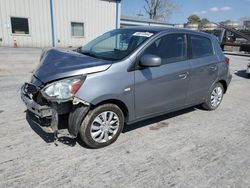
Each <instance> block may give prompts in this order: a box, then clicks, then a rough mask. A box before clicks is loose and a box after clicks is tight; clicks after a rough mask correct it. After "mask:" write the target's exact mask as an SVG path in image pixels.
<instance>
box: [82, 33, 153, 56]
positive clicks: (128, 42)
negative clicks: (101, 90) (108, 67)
mask: <svg viewBox="0 0 250 188" xmlns="http://www.w3.org/2000/svg"><path fill="white" fill-rule="evenodd" d="M153 34H154V33H153V32H151V31H150V32H147V31H138V30H131V29H119V30H114V31H110V32H108V33H105V34H103V35H101V36H100V37H98V38H96V39H94V40H93V41H91V42H89V43H88V44H86V45H85V46H83V47H81V49H80V51H79V52H80V53H82V54H85V55H88V56H92V57H96V58H100V59H105V60H114V61H115V60H121V59H123V58H124V57H126V56H128V55H129V54H131V53H132V52H133V51H134V50H135V49H136V48H138V47H139V46H140V45H141V44H142V43H143V42H145V41H146V40H147V39H149V38H150V37H151V36H153Z"/></svg>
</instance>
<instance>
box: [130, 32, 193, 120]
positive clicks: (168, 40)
mask: <svg viewBox="0 0 250 188" xmlns="http://www.w3.org/2000/svg"><path fill="white" fill-rule="evenodd" d="M146 54H154V55H157V56H159V57H160V58H161V59H162V64H161V66H159V67H149V68H142V69H140V70H136V71H135V110H136V118H142V117H145V116H148V115H152V114H155V113H160V112H165V111H168V110H171V109H174V108H178V107H180V106H183V105H184V104H185V99H186V94H187V89H188V83H189V70H190V62H189V60H187V37H186V35H185V34H168V35H165V36H163V37H161V38H159V39H157V40H156V41H154V42H153V43H151V44H150V45H149V46H148V47H146V49H145V50H144V52H143V53H142V54H141V55H140V57H142V56H143V55H146ZM140 57H139V59H140Z"/></svg>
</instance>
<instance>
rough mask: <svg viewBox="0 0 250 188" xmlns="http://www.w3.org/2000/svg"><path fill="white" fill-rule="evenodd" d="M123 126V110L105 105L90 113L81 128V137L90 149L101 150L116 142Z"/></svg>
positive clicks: (113, 105) (115, 106) (111, 105)
mask: <svg viewBox="0 0 250 188" xmlns="http://www.w3.org/2000/svg"><path fill="white" fill-rule="evenodd" d="M123 126H124V115H123V112H122V111H121V109H120V108H119V107H118V106H117V105H115V104H104V105H100V106H98V107H96V108H94V109H93V110H90V111H89V112H88V114H87V116H86V117H85V118H84V120H83V122H82V125H81V128H80V136H81V139H82V140H83V142H84V143H85V144H86V145H88V146H89V147H91V148H101V147H104V146H107V145H110V144H112V143H113V142H115V141H116V139H117V138H118V136H119V135H120V133H121V131H122V129H123Z"/></svg>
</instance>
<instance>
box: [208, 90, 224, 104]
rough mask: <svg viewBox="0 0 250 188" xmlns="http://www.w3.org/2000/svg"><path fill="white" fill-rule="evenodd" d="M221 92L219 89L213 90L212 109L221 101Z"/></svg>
mask: <svg viewBox="0 0 250 188" xmlns="http://www.w3.org/2000/svg"><path fill="white" fill-rule="evenodd" d="M222 95H223V91H222V88H221V87H216V88H214V90H213V92H212V95H211V104H212V106H213V107H217V106H218V105H219V104H220V102H221V99H222Z"/></svg>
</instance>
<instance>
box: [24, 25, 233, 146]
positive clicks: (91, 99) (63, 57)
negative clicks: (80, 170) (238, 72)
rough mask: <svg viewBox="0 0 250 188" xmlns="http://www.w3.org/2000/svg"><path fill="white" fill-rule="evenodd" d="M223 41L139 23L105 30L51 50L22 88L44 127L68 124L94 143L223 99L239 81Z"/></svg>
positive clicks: (212, 105)
mask: <svg viewBox="0 0 250 188" xmlns="http://www.w3.org/2000/svg"><path fill="white" fill-rule="evenodd" d="M231 77H232V76H231V75H230V73H229V59H228V58H226V57H225V56H224V54H223V52H222V50H221V48H220V45H219V43H218V41H217V39H216V38H215V37H214V36H212V35H208V34H205V33H201V32H195V31H190V30H182V29H175V28H160V27H133V28H128V29H118V30H113V31H110V32H108V33H105V34H103V35H102V36H100V37H98V38H97V39H95V40H93V41H92V42H90V43H89V44H87V45H85V46H83V47H80V48H78V50H77V52H73V51H62V50H57V49H51V50H48V51H45V52H43V54H42V56H41V60H40V65H39V66H38V68H37V69H36V71H35V73H34V75H33V76H32V79H31V81H30V82H29V83H25V84H24V85H23V87H22V90H21V97H22V99H23V101H24V103H25V104H26V106H27V108H28V110H29V111H30V112H32V113H34V114H35V115H36V116H37V117H38V118H39V119H40V120H42V121H46V122H48V121H47V120H49V124H48V125H46V126H44V125H42V124H41V126H42V128H43V129H44V130H45V131H46V132H57V130H58V120H59V119H60V117H61V115H67V116H68V130H69V133H70V134H71V135H73V136H75V137H76V136H77V135H78V134H80V137H81V139H82V140H83V141H84V142H85V143H86V144H87V145H88V146H89V147H92V148H100V147H104V146H107V145H109V144H111V143H113V142H114V141H115V140H116V139H117V137H118V136H119V134H120V133H121V131H122V129H123V127H124V124H125V123H126V124H131V123H134V122H137V121H140V120H144V119H148V118H152V117H155V116H158V115H161V114H165V113H168V112H172V111H176V110H180V109H183V108H187V107H190V106H194V105H198V104H202V105H203V107H204V108H205V109H207V110H215V109H216V108H218V106H219V105H220V103H221V101H222V99H223V95H224V93H225V92H226V91H227V88H228V85H229V83H230V81H231Z"/></svg>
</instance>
